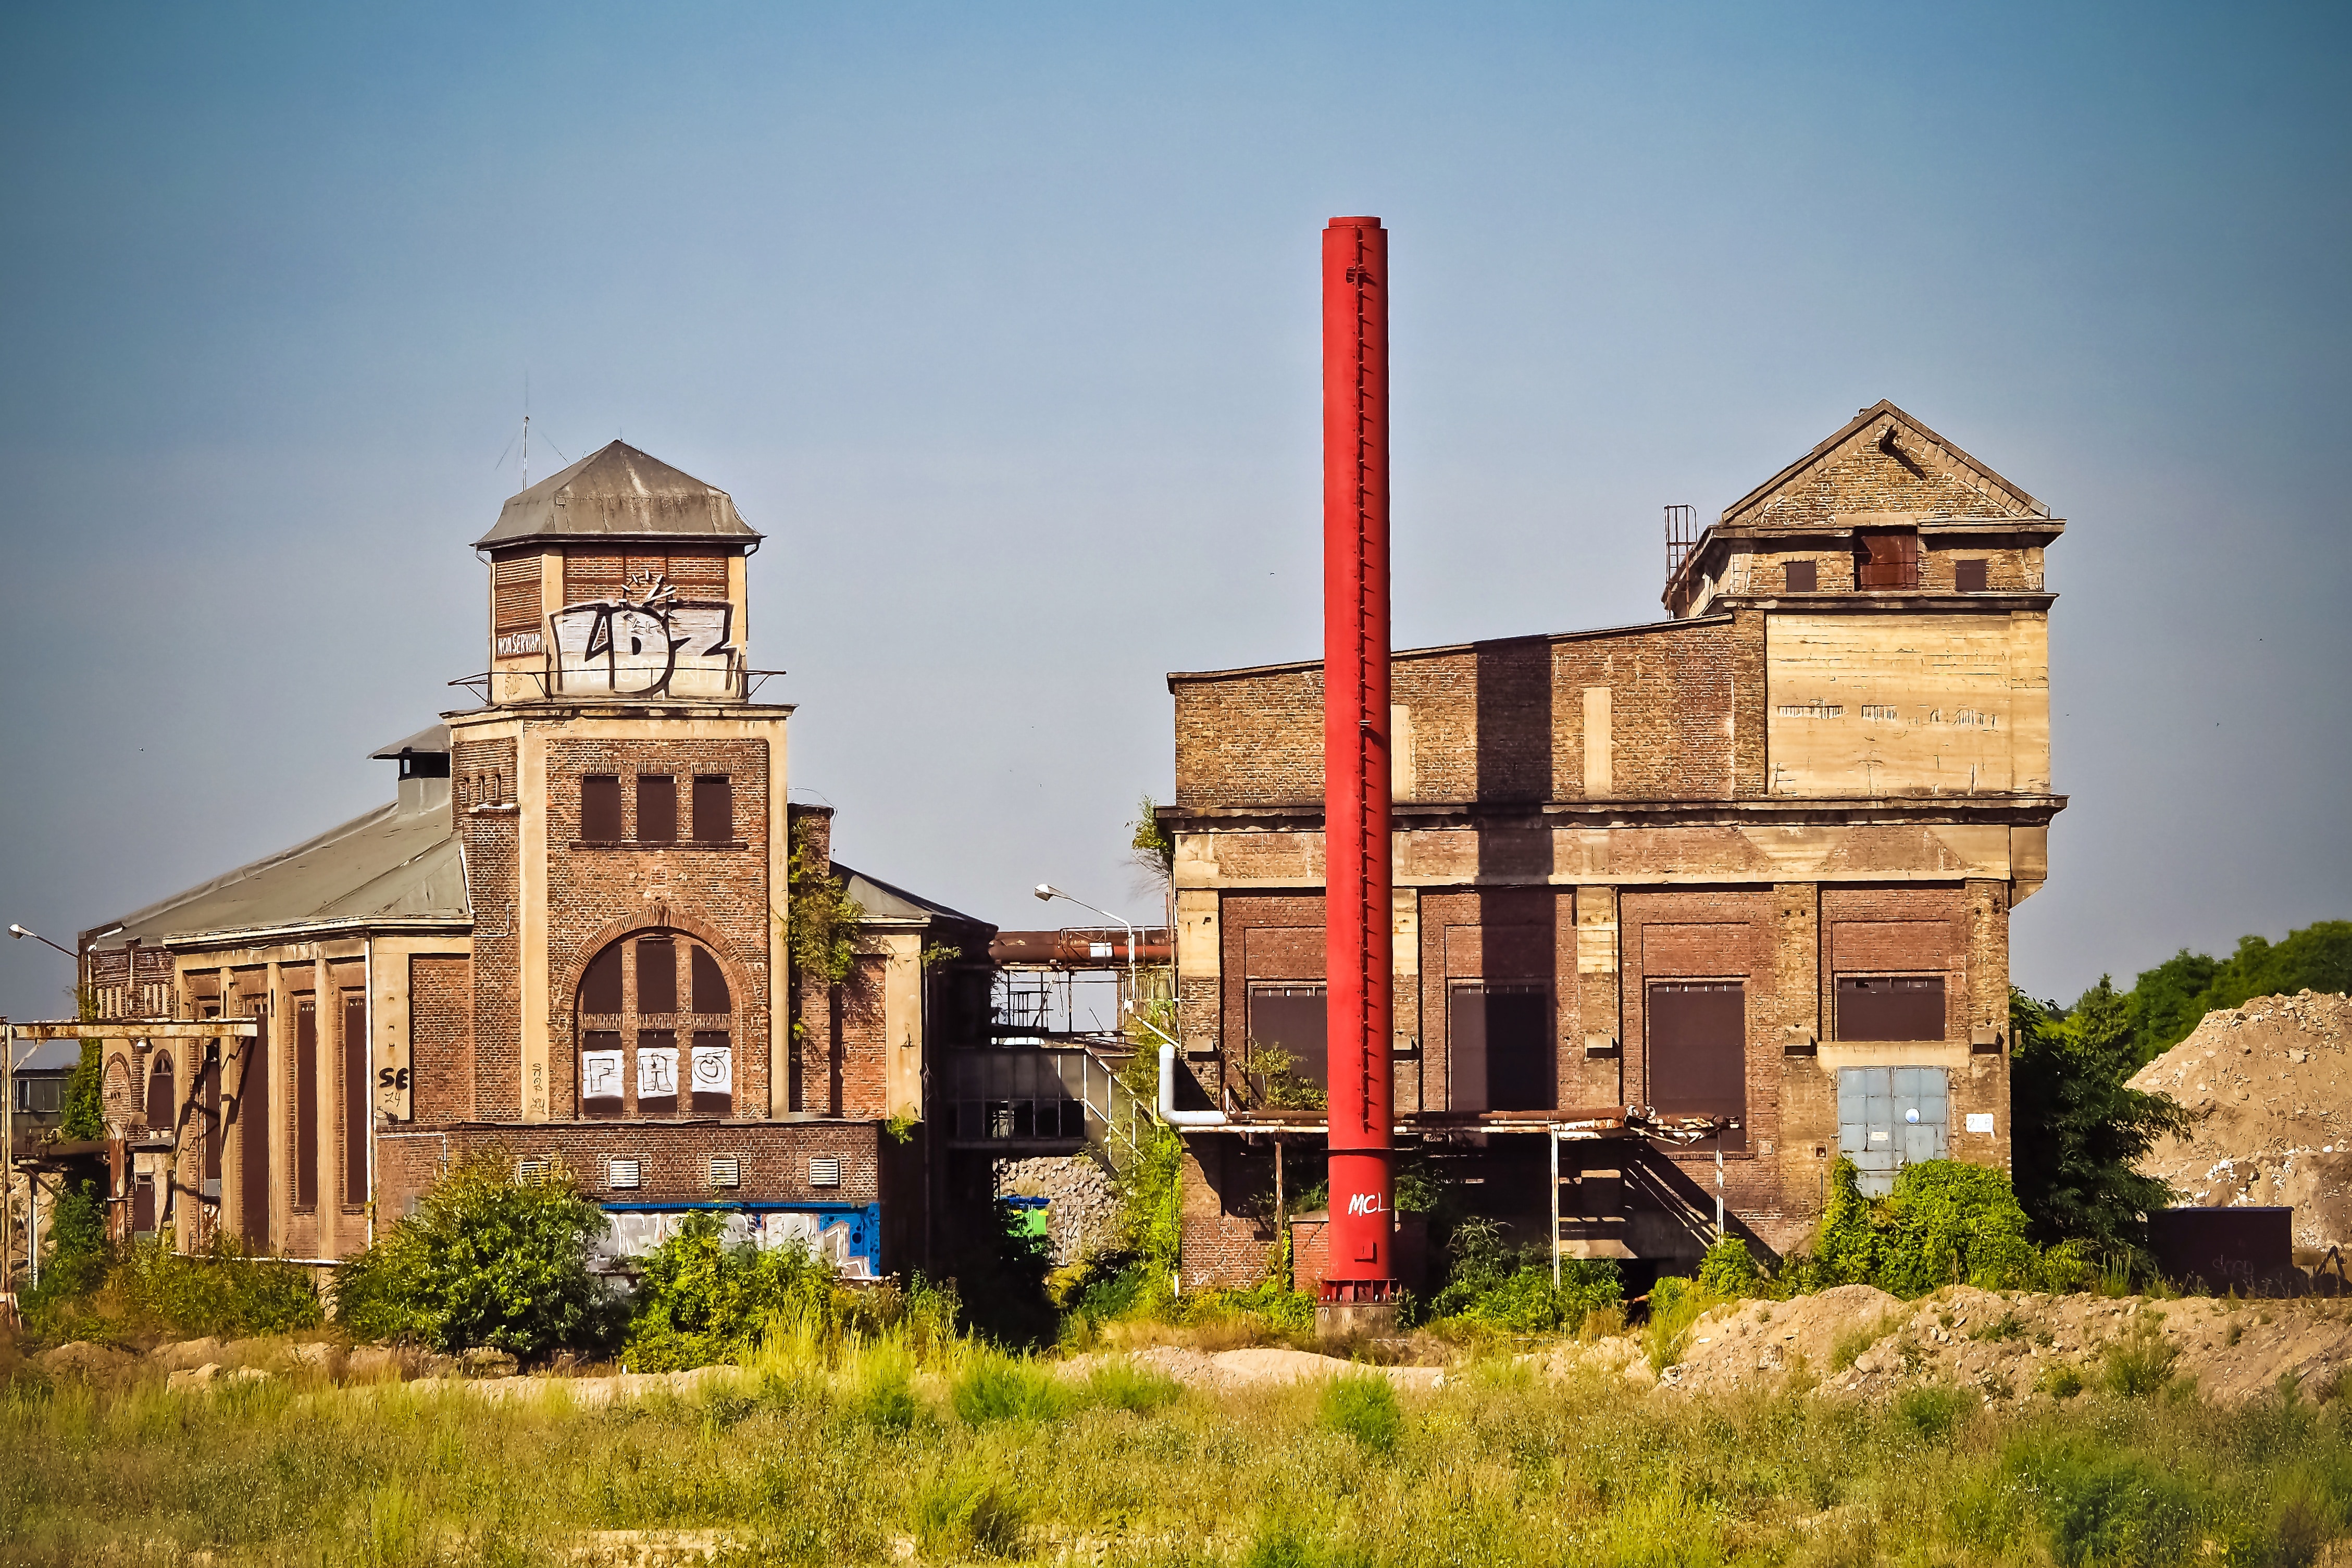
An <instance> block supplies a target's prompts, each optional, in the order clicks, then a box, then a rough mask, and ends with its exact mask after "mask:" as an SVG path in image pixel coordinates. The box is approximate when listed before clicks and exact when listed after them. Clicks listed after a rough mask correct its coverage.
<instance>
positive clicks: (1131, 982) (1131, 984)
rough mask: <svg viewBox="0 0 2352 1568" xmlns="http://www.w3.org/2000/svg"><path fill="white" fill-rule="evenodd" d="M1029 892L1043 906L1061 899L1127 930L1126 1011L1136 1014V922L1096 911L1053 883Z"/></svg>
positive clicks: (1084, 901) (1041, 883)
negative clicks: (1116, 923)
mask: <svg viewBox="0 0 2352 1568" xmlns="http://www.w3.org/2000/svg"><path fill="white" fill-rule="evenodd" d="M1029 890H1030V891H1031V892H1033V893H1034V894H1035V895H1036V896H1037V901H1038V902H1039V903H1041V904H1050V903H1052V902H1053V901H1054V900H1055V899H1060V900H1063V901H1065V902H1066V903H1073V904H1076V905H1077V906H1078V908H1080V909H1082V910H1093V912H1094V913H1096V914H1098V915H1100V916H1102V918H1103V919H1105V920H1107V921H1117V922H1118V924H1120V925H1122V926H1125V927H1126V928H1127V1006H1126V1009H1125V1010H1126V1011H1127V1012H1129V1013H1132V1012H1134V1011H1135V999H1136V997H1137V996H1138V995H1139V994H1140V993H1139V991H1138V990H1137V989H1136V984H1135V922H1134V921H1130V920H1129V919H1127V918H1126V917H1125V916H1124V915H1115V914H1113V913H1111V912H1110V911H1109V910H1097V909H1095V907H1094V905H1092V904H1090V903H1088V902H1087V901H1086V900H1084V899H1073V898H1071V897H1070V895H1069V894H1067V893H1066V892H1064V891H1062V889H1059V888H1057V887H1055V886H1054V884H1053V883H1051V882H1040V883H1038V884H1037V885H1036V886H1035V887H1034V888H1032V889H1029Z"/></svg>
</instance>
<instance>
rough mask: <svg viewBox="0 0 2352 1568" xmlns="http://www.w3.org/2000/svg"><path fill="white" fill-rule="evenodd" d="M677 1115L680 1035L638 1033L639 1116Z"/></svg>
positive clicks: (673, 1032)
mask: <svg viewBox="0 0 2352 1568" xmlns="http://www.w3.org/2000/svg"><path fill="white" fill-rule="evenodd" d="M637 1113H638V1114H639V1115H641V1116H671V1115H675V1114H676V1113H677V1030H676V1029H639V1030H638V1031H637Z"/></svg>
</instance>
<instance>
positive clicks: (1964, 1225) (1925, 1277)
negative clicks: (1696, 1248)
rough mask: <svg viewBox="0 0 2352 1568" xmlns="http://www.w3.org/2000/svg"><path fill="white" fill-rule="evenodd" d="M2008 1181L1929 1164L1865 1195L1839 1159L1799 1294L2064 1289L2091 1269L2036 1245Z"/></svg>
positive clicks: (2065, 1250)
mask: <svg viewBox="0 0 2352 1568" xmlns="http://www.w3.org/2000/svg"><path fill="white" fill-rule="evenodd" d="M2026 1231H2027V1222H2026V1217H2025V1211H2024V1210H2023V1209H2022V1208H2021V1207H2020V1206H2019V1205H2018V1202H2017V1197H2016V1194H2014V1193H2012V1192H2011V1190H2010V1185H2009V1180H2008V1178H2007V1177H2006V1176H2004V1175H2002V1174H2001V1173H2000V1172H1999V1171H1997V1170H1994V1169H1992V1168H1991V1167H1990V1166H1986V1165H1969V1164H1964V1163H1960V1162H1959V1161H1957V1160H1924V1161H1921V1162H1920V1163H1917V1164H1915V1165H1906V1166H1904V1167H1903V1169H1902V1170H1901V1171H1900V1172H1899V1173H1896V1175H1895V1190H1894V1192H1893V1193H1892V1194H1889V1195H1888V1196H1887V1197H1885V1198H1883V1199H1877V1200H1873V1199H1870V1198H1866V1197H1864V1196H1863V1194H1862V1186H1861V1173H1860V1172H1858V1171H1857V1170H1856V1169H1855V1168H1854V1163H1853V1161H1852V1160H1846V1159H1841V1160H1839V1161H1838V1163H1837V1164H1836V1165H1835V1166H1834V1167H1832V1170H1831V1172H1830V1201H1829V1206H1828V1207H1827V1209H1825V1210H1824V1211H1823V1213H1822V1221H1821V1226H1820V1227H1819V1229H1818V1230H1817V1231H1816V1232H1815V1233H1814V1238H1813V1251H1812V1254H1811V1256H1810V1257H1807V1258H1792V1259H1790V1266H1789V1268H1788V1269H1787V1271H1786V1273H1787V1278H1788V1279H1789V1281H1790V1283H1792V1284H1794V1285H1796V1286H1797V1287H1798V1288H1800V1289H1822V1288H1825V1287H1828V1286H1832V1285H1875V1286H1877V1287H1878V1288H1879V1289H1882V1290H1886V1291H1891V1292H1892V1293H1894V1294H1895V1295H1897V1296H1902V1297H1906V1298H1912V1297H1918V1296H1924V1295H1927V1293H1929V1292H1930V1291H1934V1290H1938V1289H1942V1288H1943V1287H1945V1286H1947V1285H1975V1286H1978V1287H1979V1288H1981V1289H1987V1290H2063V1289H2073V1288H2074V1287H2075V1286H2077V1285H2079V1284H2081V1283H2082V1282H2083V1279H2084V1276H2085V1274H2086V1273H2087V1272H2088V1270H2087V1268H2086V1267H2085V1265H2084V1261H2083V1259H2082V1258H2081V1255H2080V1254H2079V1252H2077V1251H2076V1250H2074V1248H2072V1247H2053V1248H2049V1249H2046V1250H2045V1249H2043V1248H2041V1247H2036V1246H2034V1245H2033V1243H2032V1241H2031V1240H2030V1239H2029V1238H2028V1237H2027V1234H2026Z"/></svg>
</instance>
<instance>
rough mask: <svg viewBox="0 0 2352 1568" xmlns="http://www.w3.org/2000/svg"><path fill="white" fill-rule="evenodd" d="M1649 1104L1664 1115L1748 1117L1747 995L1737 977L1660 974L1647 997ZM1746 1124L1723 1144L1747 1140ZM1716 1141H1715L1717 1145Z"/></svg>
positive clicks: (1739, 1145) (1737, 1146)
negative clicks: (1663, 976) (1668, 976)
mask: <svg viewBox="0 0 2352 1568" xmlns="http://www.w3.org/2000/svg"><path fill="white" fill-rule="evenodd" d="M1644 1001H1645V1002H1646V1004H1647V1007H1646V1011H1647V1013H1648V1019H1647V1023H1648V1025H1649V1042H1650V1063H1649V1083H1650V1104H1651V1106H1652V1107H1653V1108H1654V1109H1655V1110H1656V1111H1657V1112H1658V1114H1659V1115H1661V1116H1728V1117H1731V1118H1733V1119H1735V1120H1737V1121H1743V1122H1744V1121H1747V1119H1748V994H1747V988H1746V986H1745V985H1744V984H1742V983H1741V982H1739V981H1737V980H1661V981H1658V982H1655V983H1654V984H1652V985H1651V986H1650V988H1649V990H1648V992H1647V994H1645V996H1644ZM1747 1142H1748V1140H1747V1135H1746V1131H1745V1129H1744V1128H1743V1129H1742V1130H1740V1131H1734V1132H1728V1133H1726V1134H1725V1135H1724V1140H1723V1146H1724V1147H1725V1148H1727V1149H1740V1148H1745V1147H1746V1146H1747ZM1711 1146H1712V1145H1710V1147H1711Z"/></svg>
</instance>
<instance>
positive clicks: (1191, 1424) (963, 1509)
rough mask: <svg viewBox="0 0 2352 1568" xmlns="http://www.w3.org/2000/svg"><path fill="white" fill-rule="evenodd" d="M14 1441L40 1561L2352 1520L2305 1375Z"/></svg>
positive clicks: (1926, 1558) (453, 1412)
mask: <svg viewBox="0 0 2352 1568" xmlns="http://www.w3.org/2000/svg"><path fill="white" fill-rule="evenodd" d="M1008 1369H1015V1370H1008ZM0 1449H5V1452H6V1453H7V1454H8V1455H9V1457H10V1463H9V1464H8V1465H7V1466H6V1467H5V1468H0V1536H5V1542H6V1555H7V1556H8V1557H9V1558H10V1560H12V1561H20V1562H27V1563H83V1562H98V1561H110V1560H113V1559H114V1558H118V1557H124V1558H126V1560H127V1557H128V1556H135V1557H139V1558H140V1559H141V1560H152V1561H155V1562H173V1561H187V1560H193V1559H194V1557H195V1554H196V1553H198V1552H204V1553H207V1554H209V1560H210V1561H213V1562H215V1563H223V1564H228V1563H258V1562H271V1563H290V1562H302V1563H321V1564H346V1563H348V1564H352V1565H354V1568H357V1565H359V1564H368V1565H370V1568H395V1565H407V1564H425V1563H447V1562H460V1561H462V1562H484V1563H519V1564H520V1563H561V1562H566V1561H584V1560H586V1559H587V1557H589V1556H590V1555H593V1552H595V1551H596V1549H597V1543H596V1540H595V1538H594V1537H593V1536H592V1535H591V1534H590V1533H589V1532H592V1531H709V1532H713V1533H712V1534H711V1535H709V1536H705V1537H702V1538H701V1539H704V1540H708V1541H712V1542H716V1547H717V1551H718V1552H719V1557H720V1558H721V1559H737V1560H741V1561H749V1562H763V1563H764V1562H773V1563H889V1562H892V1561H903V1560H906V1559H907V1558H908V1556H909V1555H911V1556H912V1557H913V1559H914V1560H916V1561H919V1562H960V1561H972V1560H975V1559H981V1558H998V1559H1024V1558H1030V1557H1036V1558H1049V1557H1050V1558H1054V1559H1056V1560H1058V1559H1059V1558H1062V1557H1084V1558H1086V1559H1087V1560H1094V1561H1107V1562H1130V1561H1149V1562H1155V1563H1202V1562H1223V1563H1318V1564H1328V1563H1348V1564H1351V1565H1359V1568H1389V1565H1397V1568H1404V1565H1407V1564H1414V1565H1418V1564H1436V1563H1493V1564H1497V1565H1499V1568H1513V1565H1517V1564H1522V1563H1527V1564H1533V1563H1561V1562H1570V1563H1606V1564H1628V1563H1637V1564H1685V1563H1687V1564H1702V1565H1706V1564H1718V1563H1732V1562H1738V1563H1810V1564H1829V1563H1873V1562H1917V1563H1945V1564H1951V1565H1954V1568H1972V1565H1976V1564H1992V1563H2045V1562H2046V1563H2065V1564H2090V1563H2099V1564H2118V1565H2121V1564H2149V1565H2153V1564H2159V1563H2181V1562H2214V1563H2261V1564H2269V1563H2278V1564H2288V1563H2308V1562H2310V1561H2311V1560H2312V1559H2313V1557H2314V1555H2315V1552H2316V1551H2317V1549H2318V1548H2319V1546H2320V1543H2322V1542H2326V1541H2329V1540H2332V1539H2336V1538H2337V1537H2339V1536H2342V1535H2344V1534H2346V1533H2347V1531H2352V1420H2347V1413H2346V1412H2345V1411H2344V1410H2343V1409H2342V1408H2341V1407H2340V1406H2338V1405H2335V1404H2333V1403H2328V1404H2322V1403H2318V1402H2315V1400H2313V1399H2312V1398H2310V1397H2309V1396H2307V1395H2304V1394H2298V1393H2297V1392H2295V1391H2294V1390H2292V1389H2287V1390H2282V1391H2281V1392H2280V1393H2279V1394H2276V1395H2273V1396H2272V1397H2269V1398H2266V1399H2263V1400H2258V1401H2255V1402H2254V1403H2253V1404H2252V1405H2246V1406H2242V1407H2235V1408H2232V1409H2231V1410H2229V1411H2228V1412H2226V1413H2224V1412H2222V1411H2221V1410H2219V1409H2217V1408H2216V1407H2214V1406H2211V1405H2206V1404H2205V1403H2203V1402H2202V1401H2200V1399H2198V1398H2197V1397H2196V1396H2195V1395H2194V1394H2193V1393H2182V1392H2179V1386H2178V1384H2177V1382H2176V1384H2168V1385H2166V1388H2165V1390H2164V1391H2163V1392H2162V1393H2160V1394H2158V1395H2156V1396H2153V1397H2151V1396H2147V1395H2140V1396H2131V1395H2127V1394H2119V1393H2113V1392H2109V1391H2107V1390H2106V1389H2105V1388H2094V1389H2090V1390H2086V1391H2084V1392H2083V1393H2082V1394H2078V1395H2076V1396H2075V1397H2074V1398H2072V1399H2070V1400H2068V1401H2067V1402H2066V1403H2065V1404H2064V1405H2053V1404H2052V1403H2051V1402H2049V1401H2047V1400H2037V1401H2034V1402H2032V1405H2031V1406H2030V1407H2029V1408H2027V1409H2025V1410H2022V1411H2011V1410H2006V1409H2001V1408H1995V1407H1989V1406H1987V1405H1983V1404H1981V1403H1979V1401H1978V1400H1977V1399H1975V1398H1974V1397H1973V1396H1971V1395H1970V1394H1967V1393H1965V1392H1962V1391H1957V1390H1948V1389H1923V1390H1918V1391H1915V1392H1914V1393H1912V1394H1909V1395H1907V1396H1906V1397H1905V1398H1903V1399H1900V1400H1897V1401H1894V1402H1890V1403H1889V1404H1888V1405H1884V1406H1877V1405H1868V1404H1863V1403H1848V1402H1828V1401H1821V1400H1816V1399H1811V1398H1805V1397H1794V1396H1792V1397H1768V1396H1763V1395H1757V1396H1754V1397H1749V1398H1742V1399H1728V1400H1720V1401H1711V1402H1703V1401H1686V1400H1679V1399H1660V1400H1639V1399H1634V1400H1629V1399H1626V1398H1624V1397H1623V1396H1622V1394H1621V1393H1620V1392H1618V1390H1617V1389H1616V1388H1615V1387H1614V1386H1613V1385H1611V1384H1602V1383H1597V1382H1596V1383H1584V1382H1573V1381H1571V1382H1559V1381H1553V1380H1549V1379H1546V1378H1541V1377H1529V1376H1499V1375H1498V1376H1465V1377H1460V1378H1453V1377H1449V1378H1448V1379H1447V1381H1446V1384H1445V1386H1444V1387H1443V1388H1442V1389H1438V1390H1435V1391H1429V1392H1407V1393H1402V1394H1400V1393H1397V1392H1395V1391H1394V1390H1393V1389H1391V1387H1389V1385H1388V1384H1387V1383H1386V1381H1385V1380H1384V1379H1376V1378H1374V1377H1372V1376H1369V1375H1365V1374H1361V1373H1360V1374H1357V1376H1356V1377H1354V1378H1343V1379H1340V1380H1336V1381H1328V1382H1320V1383H1307V1384H1297V1385H1284V1386H1275V1387H1267V1388H1259V1389H1252V1390H1247V1391H1242V1392H1235V1393H1232V1394H1216V1393H1210V1392H1191V1393H1184V1394H1177V1393H1176V1392H1175V1391H1174V1390H1173V1389H1172V1387H1171V1386H1169V1385H1168V1384H1166V1383H1165V1382H1164V1380H1154V1379H1150V1377H1149V1374H1144V1382H1143V1383H1142V1384H1133V1385H1129V1384H1097V1382H1096V1381H1094V1380H1093V1379H1090V1378H1087V1377H1085V1376H1082V1375H1064V1376H1058V1377H1051V1378H1048V1377H1045V1376H1044V1375H1043V1374H1042V1372H1041V1369H1039V1368H1037V1367H1035V1366H1034V1365H1032V1366H1028V1367H1026V1368H1025V1369H1023V1368H1020V1363H1014V1362H1011V1361H1008V1360H1007V1359H1006V1358H1003V1357H1001V1356H997V1355H995V1354H993V1352H986V1351H983V1350H980V1349H978V1348H975V1347H973V1346H971V1345H970V1344H969V1343H963V1344H957V1345H949V1346H944V1347H941V1348H940V1349H938V1350H936V1351H934V1352H929V1353H926V1354H917V1353H915V1352H913V1351H911V1350H910V1349H909V1348H908V1346H907V1345H906V1344H905V1343H903V1342H897V1341H895V1340H893V1339H891V1338H889V1337H888V1336H885V1337H884V1338H883V1339H881V1340H876V1341H865V1342H856V1341H854V1340H845V1341H843V1342H840V1343H839V1344H837V1345H835V1346H833V1347H830V1348H827V1347H820V1346H816V1345H814V1344H811V1343H807V1342H801V1341H797V1340H793V1339H791V1338H789V1337H782V1338H779V1339H776V1340H773V1341H772V1342H770V1343H769V1345H768V1346H767V1347H766V1348H764V1349H763V1350H761V1352H758V1353H757V1354H755V1355H754V1356H752V1357H751V1359H750V1362H749V1364H747V1365H746V1366H745V1368H744V1369H743V1371H742V1372H741V1373H740V1375H738V1376H735V1377H731V1378H722V1379H719V1380H717V1381H714V1382H713V1383H711V1384H705V1385H703V1389H702V1391H701V1392H700V1393H698V1394H697V1395H695V1396H694V1397H691V1398H685V1399H672V1398H660V1397H657V1398H653V1399H648V1400H646V1401H642V1402H639V1403H634V1404H625V1405H614V1406H612V1407H610V1408H605V1409H583V1408H580V1407H577V1406H575V1405H572V1404H571V1403H569V1402H568V1401H564V1400H562V1399H546V1400H526V1399H502V1400H496V1401H491V1400H485V1399H481V1398H478V1397H476V1396H473V1395H470V1394H466V1393H464V1392H449V1391H429V1390H425V1389H421V1388H419V1387H417V1386H415V1385H407V1386H392V1387H377V1388H352V1389H344V1390H335V1389H331V1388H326V1387H323V1386H320V1385H318V1384H306V1383H304V1382H302V1381H301V1380H299V1378H298V1379H280V1380H278V1381H276V1382H274V1383H265V1384H256V1385H252V1386H249V1387H236V1388H232V1389H226V1390H222V1391H218V1392H215V1393H213V1394H204V1395H195V1396H191V1395H189V1394H165V1393H164V1392H163V1390H162V1389H161V1388H160V1387H159V1386H157V1385H156V1384H152V1383H150V1384H144V1385H141V1386H137V1387H133V1388H131V1389H128V1390H125V1391H121V1392H115V1393H107V1392H93V1391H91V1390H89V1389H87V1388H85V1387H83V1386H81V1385H76V1384H60V1385H58V1386H56V1387H54V1388H46V1387H43V1386H41V1385H39V1384H37V1383H34V1382H20V1383H19V1384H17V1385H16V1388H15V1389H14V1391H13V1392H12V1393H11V1394H9V1395H8V1396H7V1397H6V1398H5V1399H0ZM125 1543H131V1545H132V1546H135V1548H136V1550H135V1551H131V1552H128V1553H127V1555H126V1546H125ZM609 1543H610V1542H609V1538H606V1542H605V1544H606V1545H607V1547H608V1548H609Z"/></svg>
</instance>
